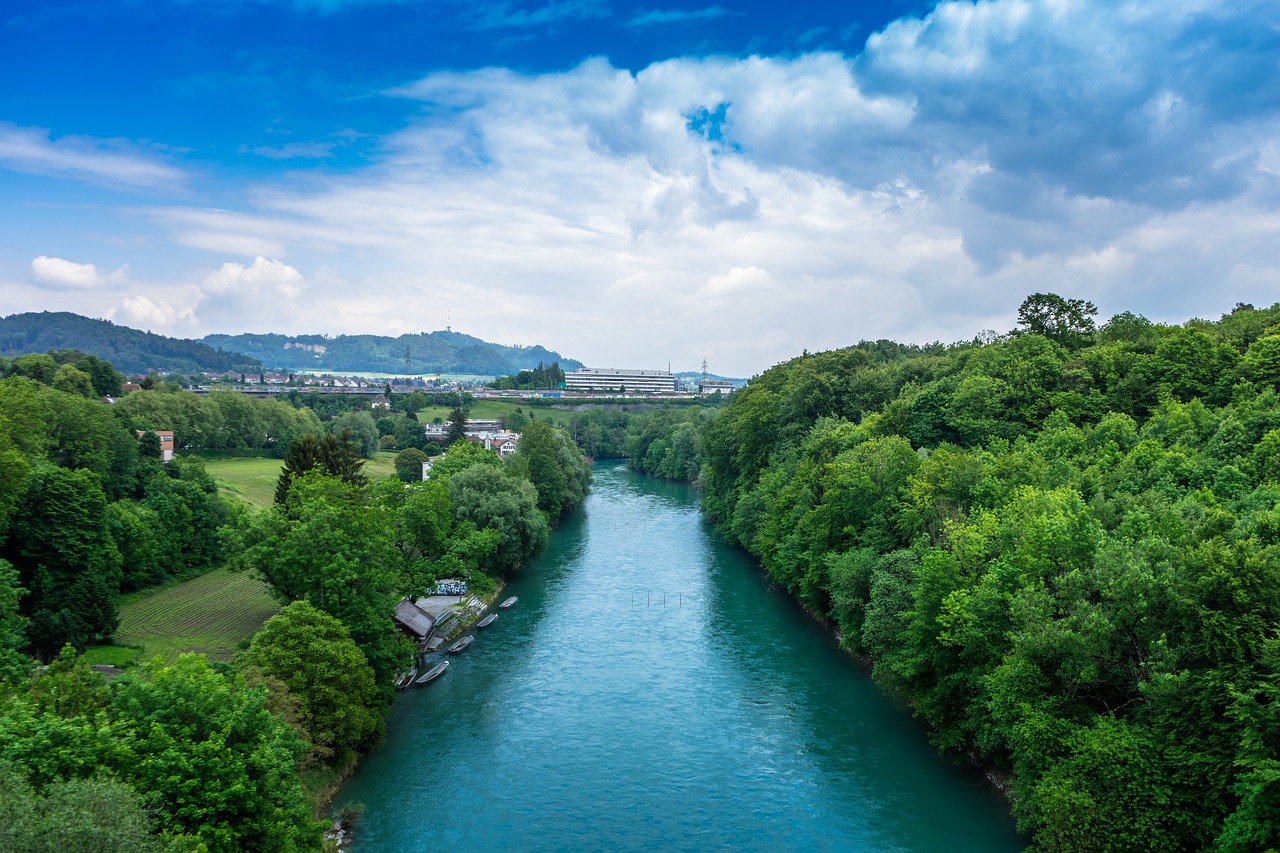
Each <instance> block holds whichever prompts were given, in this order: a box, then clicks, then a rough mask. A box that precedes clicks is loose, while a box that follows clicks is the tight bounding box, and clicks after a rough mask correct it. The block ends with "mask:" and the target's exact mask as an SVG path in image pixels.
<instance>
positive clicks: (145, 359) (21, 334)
mask: <svg viewBox="0 0 1280 853" xmlns="http://www.w3.org/2000/svg"><path fill="white" fill-rule="evenodd" d="M63 349H78V350H81V351H82V352H85V353H89V354H91V355H93V356H96V357H97V358H100V359H102V360H103V361H107V362H110V363H111V364H112V365H113V366H114V367H115V368H116V369H117V370H121V371H123V372H125V373H127V374H132V373H144V374H145V373H150V372H151V371H157V372H159V373H202V372H206V371H207V372H210V373H222V372H225V371H229V370H234V371H238V372H249V373H257V372H259V371H260V370H262V364H261V363H260V362H259V361H258V360H257V359H255V358H251V357H249V356H246V355H242V354H241V353H238V352H232V351H225V352H224V351H223V350H222V349H220V348H218V347H216V346H210V345H208V344H205V343H201V342H200V341H188V340H182V339H181V338H170V337H166V336H164V335H157V334H155V333H154V332H143V331H139V330H138V329H131V328H129V327H128V326H117V325H116V324H115V323H112V322H111V321H110V320H94V319H90V318H89V317H82V316H80V315H79V314H71V313H69V312H66V311H56V312H52V311H42V312H40V313H38V314H35V313H28V314H11V315H10V316H8V317H0V354H4V355H5V356H7V357H9V358H13V357H15V356H19V355H30V354H33V353H45V352H48V351H50V350H63Z"/></svg>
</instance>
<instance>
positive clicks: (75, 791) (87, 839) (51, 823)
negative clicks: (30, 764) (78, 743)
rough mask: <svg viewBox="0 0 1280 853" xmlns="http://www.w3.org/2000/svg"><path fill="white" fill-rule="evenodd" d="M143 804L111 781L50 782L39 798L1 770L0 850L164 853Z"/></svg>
mask: <svg viewBox="0 0 1280 853" xmlns="http://www.w3.org/2000/svg"><path fill="white" fill-rule="evenodd" d="M164 849H165V845H164V844H163V843H162V842H161V840H160V838H158V837H157V836H156V835H154V834H153V821H152V818H151V815H150V813H149V810H148V808H147V806H146V802H145V800H144V798H143V797H142V796H141V795H139V793H138V792H137V791H135V790H134V789H133V788H131V787H130V786H129V785H127V784H126V783H124V782H122V781H120V780H118V779H114V778H112V777H110V776H106V775H98V776H93V777H90V778H88V779H67V780H60V781H55V782H50V783H49V784H48V785H46V786H45V788H44V790H43V791H41V792H40V793H37V792H36V791H35V790H34V789H33V788H32V787H31V785H30V784H29V783H28V782H27V780H26V779H24V778H23V777H22V776H21V775H20V774H19V773H17V772H16V771H15V770H13V769H11V768H5V767H4V766H3V765H0V850H13V851H23V853H105V851H116V850H128V851H131V853H133V851H137V853H161V851H163V850H164Z"/></svg>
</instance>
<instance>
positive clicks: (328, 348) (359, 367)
mask: <svg viewBox="0 0 1280 853" xmlns="http://www.w3.org/2000/svg"><path fill="white" fill-rule="evenodd" d="M203 341H204V342H205V343H206V344H209V345H210V346H217V347H221V348H223V349H227V350H236V351H237V352H243V353H245V354H247V355H249V356H252V357H253V358H256V359H258V360H259V361H261V362H262V363H263V364H264V365H266V366H267V367H268V368H277V369H291V370H310V371H332V372H342V371H355V372H362V373H363V372H369V373H404V351H405V347H406V346H407V347H408V348H409V370H410V372H411V373H466V374H476V375H481V376H509V375H511V374H514V373H518V372H519V371H521V370H526V369H528V370H531V369H533V368H535V367H537V366H538V362H542V363H544V364H550V363H551V362H553V361H558V362H560V366H561V368H563V369H564V370H577V369H578V368H579V367H582V362H580V361H575V360H573V359H571V358H564V357H563V356H561V355H560V353H558V352H555V351H554V350H549V349H547V348H545V347H541V346H533V347H508V346H502V345H501V344H492V343H489V342H487V341H482V340H480V339H479V338H474V337H472V336H471V335H464V334H462V333H460V332H454V331H449V330H446V331H438V332H430V333H426V332H422V333H419V334H413V335H401V336H400V337H398V338H390V337H384V336H382V335H338V336H337V337H332V338H331V337H327V336H325V335H274V334H267V335H208V336H206V337H205V338H203Z"/></svg>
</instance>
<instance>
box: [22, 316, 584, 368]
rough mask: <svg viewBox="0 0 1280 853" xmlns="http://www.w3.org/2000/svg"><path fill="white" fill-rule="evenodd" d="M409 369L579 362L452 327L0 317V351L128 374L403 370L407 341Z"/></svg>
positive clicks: (540, 348) (577, 364)
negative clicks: (219, 328)
mask: <svg viewBox="0 0 1280 853" xmlns="http://www.w3.org/2000/svg"><path fill="white" fill-rule="evenodd" d="M406 346H407V347H408V348H409V362H410V371H411V373H413V374H415V375H418V374H424V373H454V374H474V375H479V376H484V375H489V376H507V375H511V374H515V373H517V372H519V371H520V370H523V369H532V368H534V367H536V366H537V365H538V362H542V363H544V364H550V363H551V362H553V361H558V362H560V366H561V367H562V368H563V369H565V370H575V369H577V368H579V367H581V366H582V362H580V361H577V360H576V359H568V358H564V357H563V356H561V355H560V354H559V353H558V352H556V351H555V350H550V349H547V348H546V347H544V346H541V345H536V346H530V347H522V346H506V345H503V344H495V343H491V342H488V341H484V340H481V339H480V338H477V337H474V336H472V335H468V334H465V333H462V332H455V331H453V330H452V329H445V330H440V331H436V332H423V333H415V334H408V335H400V336H398V337H394V338H393V337H389V336H385V335H368V334H355V335H346V334H343V335H334V336H330V335H319V334H311V335H284V334H278V333H274V332H272V333H265V334H247V333H246V334H238V335H225V334H217V335H206V336H204V337H203V338H196V339H187V338H174V337H169V336H167V335H160V334H156V333H155V332H146V331H142V330H140V329H134V328H131V327H129V326H122V325H118V324H116V323H114V322H112V321H111V320H101V319H95V318H91V317H85V316H82V315H80V314H75V313H72V312H69V311H53V312H51V311H41V312H26V313H21V314H11V315H9V316H8V317H0V355H6V356H14V355H25V354H27V353H33V352H48V351H50V350H59V349H78V350H81V351H82V352H85V353H88V354H89V355H95V356H97V357H98V358H101V359H103V360H104V361H109V362H111V363H112V364H113V365H114V366H115V368H116V369H117V370H120V371H122V372H124V373H126V374H129V373H147V372H150V371H152V370H155V371H158V372H160V373H200V372H210V373H214V372H227V371H231V372H242V373H243V372H255V373H256V372H258V371H261V370H264V369H268V370H269V369H290V370H307V371H317V372H326V373H334V372H342V371H348V372H359V373H389V374H402V373H404V372H405V371H404V367H405V347H406Z"/></svg>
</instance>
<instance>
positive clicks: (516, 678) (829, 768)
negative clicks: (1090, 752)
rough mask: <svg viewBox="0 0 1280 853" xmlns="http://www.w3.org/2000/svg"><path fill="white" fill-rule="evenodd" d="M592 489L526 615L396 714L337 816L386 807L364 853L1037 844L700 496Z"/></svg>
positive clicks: (643, 481)
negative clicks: (705, 508)
mask: <svg viewBox="0 0 1280 853" xmlns="http://www.w3.org/2000/svg"><path fill="white" fill-rule="evenodd" d="M595 474H596V481H595V485H594V486H593V489H592V494H591V496H590V497H589V498H588V499H587V502H586V505H585V506H584V508H583V509H582V510H581V511H579V512H577V513H575V514H574V516H573V517H571V518H569V519H568V520H567V521H565V522H564V523H562V524H561V526H560V527H559V529H557V530H556V532H555V533H554V534H553V535H552V538H551V544H550V547H549V548H548V550H547V552H546V554H544V555H543V556H542V557H541V558H540V559H539V560H537V561H536V562H534V563H532V564H530V565H529V566H527V567H525V568H524V569H523V570H522V571H521V572H520V573H519V574H518V575H517V576H516V578H515V579H514V581H513V582H512V583H511V584H509V585H508V587H507V589H506V590H505V591H504V593H503V595H504V597H505V596H506V595H518V596H519V597H520V601H519V603H518V604H517V605H516V606H515V607H514V608H512V609H510V610H505V611H500V612H501V616H500V617H499V618H498V620H497V621H496V622H495V623H494V624H493V625H491V626H490V627H488V628H486V629H484V630H480V631H475V632H473V633H475V635H476V641H475V643H474V644H473V645H472V646H471V648H470V649H469V650H468V651H466V652H465V653H463V654H462V655H459V656H456V657H454V658H452V659H451V660H452V663H451V665H450V667H449V670H448V671H447V672H446V673H445V675H444V676H443V677H442V678H440V679H439V680H437V681H436V682H433V683H432V684H430V685H427V686H425V687H420V688H413V689H411V690H410V691H408V692H406V693H404V694H402V695H401V696H400V698H399V699H398V701H397V703H396V706H395V708H394V709H393V712H392V715H391V719H390V722H389V730H388V735H387V739H386V743H385V744H384V745H383V746H382V747H381V748H380V749H379V750H377V751H376V752H374V753H373V754H371V755H370V756H369V757H368V758H367V759H366V760H365V761H364V762H363V764H362V765H361V767H360V769H359V771H358V772H357V773H356V774H355V775H354V776H353V777H352V778H351V779H350V780H348V782H347V783H346V785H345V786H344V787H343V789H342V792H341V794H340V796H339V797H338V798H337V800H336V801H335V802H336V805H338V806H341V805H342V804H344V803H348V802H353V801H359V802H362V803H363V804H364V805H365V809H366V810H365V815H364V817H363V818H362V819H361V821H360V822H359V824H358V826H357V836H356V842H355V844H354V845H353V846H352V847H351V850H352V851H353V853H374V851H405V850H409V851H421V850H494V851H507V850H510V851H521V850H538V851H578V850H609V851H612V850H622V851H627V850H635V851H655V850H656V851H668V850H669V851H710V850H723V851H756V850H759V851H771V853H777V851H791V850H795V851H828V850H829V851H846V850H848V851H861V850H866V851H927V850H936V851H960V853H963V851H984V853H986V852H988V851H1014V850H1021V849H1022V847H1023V846H1024V844H1025V842H1024V841H1023V839H1021V838H1020V837H1019V836H1018V835H1017V834H1016V833H1015V832H1014V830H1013V823H1012V820H1011V819H1010V818H1009V816H1008V814H1007V806H1006V804H1005V803H1004V801H1003V799H1002V798H1001V797H1000V796H999V795H998V794H996V793H994V792H993V791H991V790H990V789H989V787H988V786H986V784H985V782H984V781H983V780H982V779H981V777H980V776H977V775H976V774H974V773H973V772H972V771H970V770H969V769H967V768H964V767H961V766H958V765H957V764H955V763H954V762H952V761H950V760H948V759H947V758H944V757H941V756H939V755H938V754H937V753H936V752H935V750H934V749H933V748H932V747H931V746H930V745H929V744H928V741H927V740H926V737H925V733H924V731H923V729H922V728H921V727H920V725H919V724H918V723H917V722H916V721H915V720H913V719H912V718H911V715H910V712H909V711H907V710H906V709H904V708H902V707H901V706H900V705H898V704H897V703H895V702H894V701H893V700H892V699H890V698H888V697H886V696H885V695H884V694H883V693H882V692H881V691H880V690H879V689H878V688H877V687H876V686H875V685H874V684H873V683H872V682H871V681H870V679H869V677H868V675H867V673H866V671H865V669H864V668H863V667H862V666H860V665H859V664H858V663H857V662H856V661H854V660H852V659H850V658H849V657H848V655H846V654H844V653H842V652H841V651H840V650H839V649H838V648H837V647H836V643H835V640H834V638H833V637H832V636H831V635H830V634H829V633H827V632H826V631H824V630H823V628H822V627H821V626H819V625H818V624H816V623H815V622H813V620H811V619H810V618H809V617H808V616H807V615H806V614H805V613H804V612H803V611H801V610H800V609H799V607H797V606H796V604H795V603H794V602H793V601H791V600H790V599H789V598H787V597H786V596H785V595H784V594H782V593H781V592H779V591H777V590H773V589H771V588H770V586H769V583H768V581H767V579H766V578H765V577H764V576H763V574H762V573H761V571H760V569H759V568H757V567H756V566H755V565H754V564H753V563H752V561H751V560H750V559H749V558H748V557H747V556H745V555H744V554H742V553H741V552H739V551H737V550H735V549H733V548H730V547H727V546H726V545H724V544H723V543H722V542H720V541H719V540H717V539H716V538H715V537H714V536H713V535H712V533H711V531H710V529H709V527H708V526H707V525H706V523H705V522H704V521H703V520H702V518H701V517H700V515H699V513H698V508H697V506H698V504H697V495H696V493H695V492H693V491H692V490H691V489H689V488H688V487H686V486H682V485H677V484H668V483H663V482H660V481H656V480H651V479H648V478H644V477H641V476H638V475H635V474H632V473H629V472H627V471H625V470H622V469H621V468H617V467H614V466H606V465H598V466H597V467H596V469H595Z"/></svg>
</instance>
